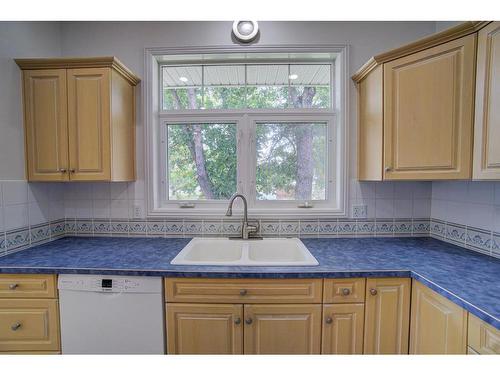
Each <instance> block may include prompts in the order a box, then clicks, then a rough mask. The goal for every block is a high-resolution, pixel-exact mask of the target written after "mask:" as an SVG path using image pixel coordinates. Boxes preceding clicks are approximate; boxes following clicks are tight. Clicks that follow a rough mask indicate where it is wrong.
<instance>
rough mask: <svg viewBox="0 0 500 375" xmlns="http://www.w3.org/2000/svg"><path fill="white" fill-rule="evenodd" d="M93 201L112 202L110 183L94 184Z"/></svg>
mask: <svg viewBox="0 0 500 375" xmlns="http://www.w3.org/2000/svg"><path fill="white" fill-rule="evenodd" d="M92 199H93V200H108V201H109V200H110V199H111V186H110V183H109V182H94V183H93V184H92Z"/></svg>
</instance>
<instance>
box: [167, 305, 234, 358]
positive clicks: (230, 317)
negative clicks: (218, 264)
mask: <svg viewBox="0 0 500 375" xmlns="http://www.w3.org/2000/svg"><path fill="white" fill-rule="evenodd" d="M166 310H167V352H168V353H169V354H242V353H243V305H240V304H220V305H219V304H184V303H168V304H167V308H166Z"/></svg>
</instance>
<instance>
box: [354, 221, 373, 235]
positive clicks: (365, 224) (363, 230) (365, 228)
mask: <svg viewBox="0 0 500 375" xmlns="http://www.w3.org/2000/svg"><path fill="white" fill-rule="evenodd" d="M356 236H358V237H360V236H364V237H373V236H375V222H374V221H373V220H358V221H357V222H356Z"/></svg>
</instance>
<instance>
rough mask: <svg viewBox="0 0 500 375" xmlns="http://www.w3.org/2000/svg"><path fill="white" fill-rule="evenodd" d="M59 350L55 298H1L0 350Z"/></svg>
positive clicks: (57, 314)
mask: <svg viewBox="0 0 500 375" xmlns="http://www.w3.org/2000/svg"><path fill="white" fill-rule="evenodd" d="M60 349H61V348H60V341H59V308H58V303H57V300H51V299H24V300H20V299H0V352H11V351H58V350H60Z"/></svg>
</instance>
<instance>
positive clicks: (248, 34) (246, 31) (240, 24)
mask: <svg viewBox="0 0 500 375" xmlns="http://www.w3.org/2000/svg"><path fill="white" fill-rule="evenodd" d="M258 32H259V24H258V23H257V21H234V22H233V34H234V36H235V37H236V39H237V40H239V41H240V42H244V43H248V42H251V41H252V40H253V39H254V38H255V37H256V36H257V33H258Z"/></svg>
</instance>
